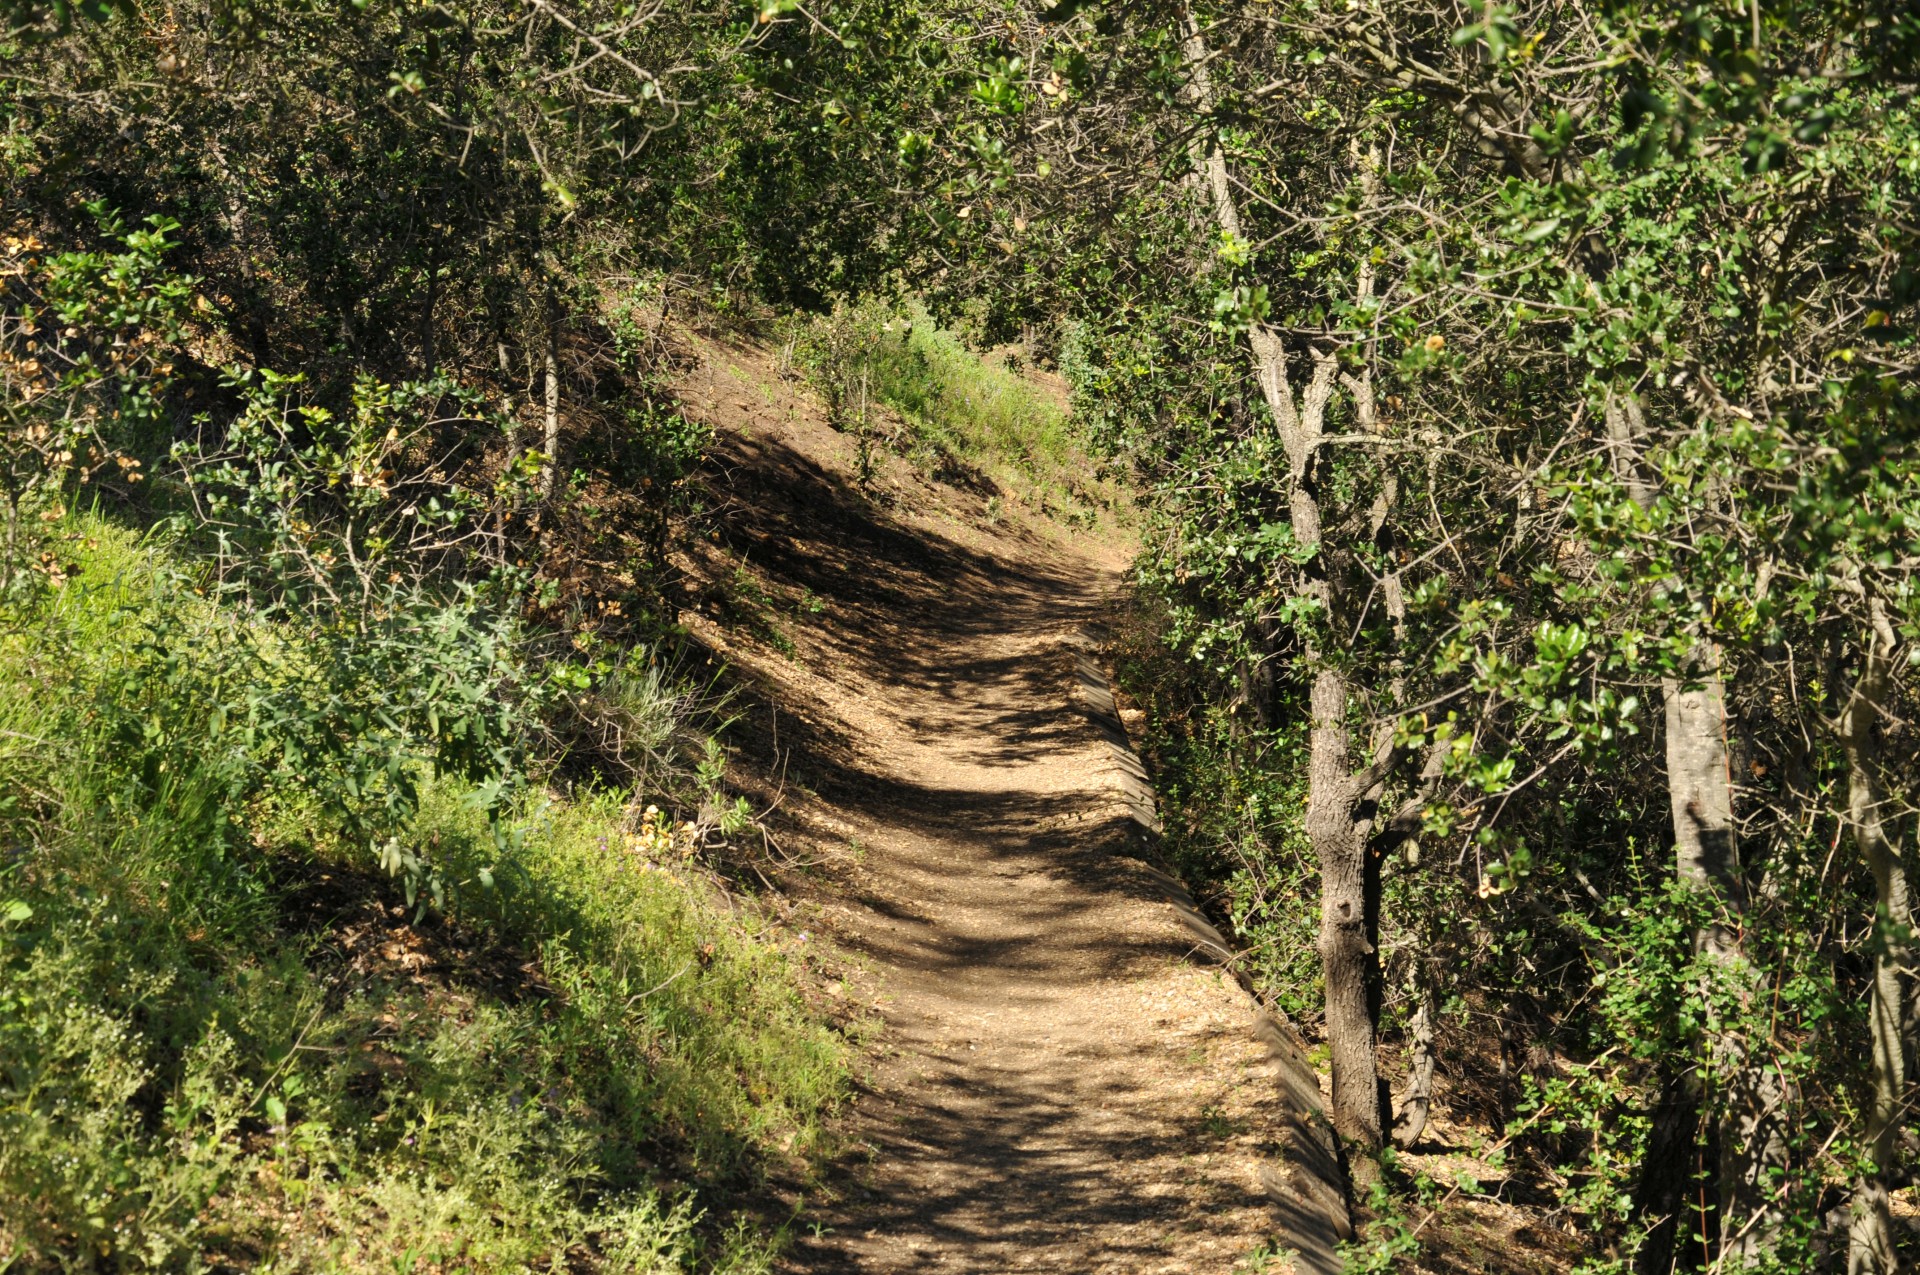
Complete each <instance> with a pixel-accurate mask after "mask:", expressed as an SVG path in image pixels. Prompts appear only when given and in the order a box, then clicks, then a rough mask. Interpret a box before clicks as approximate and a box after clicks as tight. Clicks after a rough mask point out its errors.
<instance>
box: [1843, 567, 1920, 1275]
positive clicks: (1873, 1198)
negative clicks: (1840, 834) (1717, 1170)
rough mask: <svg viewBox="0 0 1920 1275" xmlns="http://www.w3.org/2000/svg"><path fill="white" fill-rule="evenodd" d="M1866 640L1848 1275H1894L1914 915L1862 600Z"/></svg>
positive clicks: (1888, 651) (1857, 793) (1888, 673)
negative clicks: (1862, 927) (1867, 879)
mask: <svg viewBox="0 0 1920 1275" xmlns="http://www.w3.org/2000/svg"><path fill="white" fill-rule="evenodd" d="M1868 609H1869V615H1870V618H1871V632H1869V633H1868V635H1867V638H1866V641H1865V642H1864V644H1863V650H1862V652H1861V667H1860V675H1859V677H1858V679H1857V680H1856V681H1855V683H1854V687H1853V693H1852V695H1851V696H1849V697H1848V700H1847V706H1846V708H1845V709H1844V710H1843V711H1842V712H1841V714H1840V722H1839V726H1840V737H1841V743H1842V744H1843V745H1844V747H1845V749H1846V757H1847V822H1848V823H1849V824H1850V825H1851V826H1852V829H1853V839H1854V843H1855V844H1856V845H1857V846H1859V848H1860V853H1861V855H1862V856H1863V857H1864V858H1865V859H1866V861H1867V868H1868V870H1869V871H1871V872H1872V873H1873V888H1874V913H1875V915H1874V937H1875V939H1876V940H1877V942H1876V943H1875V948H1876V950H1875V952H1874V958H1873V994H1872V997H1871V1000H1870V1003H1869V1005H1868V1009H1867V1030H1868V1036H1869V1039H1870V1040H1871V1041H1872V1051H1873V1099H1872V1103H1871V1105H1870V1106H1869V1107H1868V1109H1867V1128H1866V1134H1867V1150H1868V1154H1869V1155H1870V1156H1871V1157H1872V1160H1873V1169H1872V1171H1870V1172H1868V1173H1866V1174H1864V1175H1862V1177H1861V1178H1860V1180H1859V1181H1858V1182H1857V1183H1855V1184H1854V1188H1853V1217H1852V1221H1851V1223H1850V1225H1849V1226H1848V1230H1847V1275H1894V1272H1895V1271H1896V1270H1897V1269H1898V1265H1897V1264H1898V1261H1899V1258H1898V1256H1897V1255H1896V1253H1895V1251H1894V1237H1893V1213H1892V1198H1891V1197H1892V1187H1893V1184H1892V1183H1890V1182H1889V1181H1888V1171H1889V1170H1890V1169H1891V1168H1892V1167H1893V1164H1894V1161H1895V1158H1896V1157H1897V1155H1898V1150H1899V1148H1898V1141H1899V1136H1900V1130H1901V1127H1902V1125H1903V1124H1904V1123H1905V1119H1906V1116H1907V1114H1908V1112H1907V1102H1908V1091H1907V1086H1908V1083H1909V1076H1908V1069H1907V1061H1908V1060H1907V1051H1908V1050H1909V1049H1911V1048H1912V1042H1911V1041H1909V1040H1907V1039H1905V1035H1906V1033H1905V1030H1904V1028H1905V1024H1906V1019H1907V1016H1908V1014H1909V1011H1910V1008H1911V1003H1912V997H1913V989H1912V986H1911V983H1912V977H1913V975H1912V969H1911V966H1912V960H1913V956H1914V953H1913V951H1912V950H1911V945H1910V940H1909V938H1908V936H1909V935H1911V933H1912V926H1913V905H1912V900H1911V896H1910V895H1909V893H1908V882H1907V872H1906V865H1905V863H1904V861H1903V859H1902V856H1901V853H1900V848H1899V846H1898V845H1896V844H1895V843H1894V840H1893V835H1892V829H1891V827H1890V826H1889V824H1888V822H1887V820H1886V819H1885V817H1884V814H1883V812H1884V811H1885V810H1886V802H1887V799H1886V794H1885V793H1884V792H1883V791H1882V788H1881V781H1880V740H1879V737H1878V736H1877V735H1876V733H1875V730H1874V727H1875V725H1876V724H1877V722H1878V720H1879V718H1880V717H1881V715H1882V714H1883V713H1884V711H1885V706H1886V699H1887V694H1888V692H1889V690H1890V688H1891V682H1892V675H1893V666H1894V658H1893V657H1894V647H1895V637H1894V631H1893V626H1892V624H1891V623H1890V622H1889V620H1888V618H1887V614H1886V608H1885V606H1884V604H1882V603H1881V601H1880V599H1879V598H1877V597H1871V598H1869V599H1868Z"/></svg>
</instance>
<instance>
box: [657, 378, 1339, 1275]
mask: <svg viewBox="0 0 1920 1275" xmlns="http://www.w3.org/2000/svg"><path fill="white" fill-rule="evenodd" d="M705 371H706V382H705V385H704V393H702V390H703V387H702V385H701V384H700V382H699V381H698V380H696V381H694V382H693V383H692V385H691V386H690V387H689V390H690V393H691V394H692V396H693V397H695V398H696V401H699V402H700V405H701V406H702V407H703V409H704V410H705V412H706V413H707V414H708V416H709V418H710V419H711V420H712V421H713V422H714V423H715V424H716V425H717V426H719V427H720V429H721V435H720V439H719V446H718V451H719V454H720V456H721V458H722V463H721V467H720V470H719V476H718V479H717V486H718V488H719V489H720V490H722V491H724V492H727V493H729V494H730V496H731V497H732V499H730V500H728V501H727V502H726V503H725V505H724V506H723V508H722V510H721V517H720V520H719V523H718V531H717V532H716V540H717V541H718V542H719V543H720V544H722V545H723V546H724V547H725V548H726V549H727V550H729V551H730V552H731V553H733V554H734V555H736V556H737V557H738V558H742V559H744V560H746V561H747V562H749V563H751V564H753V567H754V569H755V570H756V571H758V572H760V573H762V575H763V576H764V578H765V579H766V580H767V581H768V582H769V585H770V587H772V588H774V589H779V590H785V591H788V592H789V593H792V592H793V591H799V592H800V593H801V594H802V595H803V596H805V597H807V598H810V599H814V600H815V602H814V604H813V605H814V606H815V607H816V608H817V609H816V610H815V612H814V613H813V618H812V620H811V622H809V623H807V624H805V625H804V626H795V627H794V628H792V629H791V636H790V637H789V638H788V642H789V644H790V647H789V650H790V654H789V655H787V656H783V657H774V656H770V655H768V654H767V653H766V652H765V651H764V650H760V651H756V650H755V649H752V646H751V644H750V643H748V644H736V645H735V646H733V647H731V648H729V647H728V643H729V637H728V633H727V632H726V631H725V630H724V629H723V628H722V627H721V626H718V625H709V626H707V627H706V628H704V629H702V628H700V624H701V621H700V620H699V618H698V616H697V615H696V617H695V618H694V621H693V623H694V625H695V627H696V631H699V632H701V633H702V635H703V636H704V637H706V638H707V639H708V640H709V641H711V642H713V643H714V644H715V645H717V646H720V647H722V648H723V649H726V653H727V657H728V658H729V660H731V661H733V662H734V663H735V664H736V666H737V667H740V668H742V669H744V670H746V671H747V672H748V673H749V675H750V676H754V677H756V678H757V679H758V680H759V682H760V683H761V685H760V686H759V688H758V689H759V691H760V692H761V693H762V694H764V695H765V696H766V698H767V699H768V701H769V702H770V703H772V704H774V705H775V706H776V711H775V713H774V714H773V720H772V721H770V722H768V723H767V726H768V728H769V729H770V730H771V729H775V728H777V729H778V730H779V731H780V732H783V733H784V737H785V738H786V740H787V741H788V744H787V746H788V752H787V754H785V755H787V756H791V757H793V758H796V759H805V765H806V766H807V773H804V774H797V775H796V776H795V778H796V781H797V783H799V784H803V785H804V786H805V787H806V788H808V789H809V790H810V791H811V793H812V794H813V796H812V797H811V798H810V799H809V800H807V801H802V802H796V803H794V804H793V807H792V809H791V810H790V812H789V813H790V816H791V818H792V820H793V821H794V824H795V827H796V828H797V829H799V830H802V831H804V832H805V834H806V835H808V836H810V837H811V838H812V839H813V841H814V843H815V844H817V845H820V846H822V847H825V846H827V845H828V844H829V843H837V844H838V845H840V846H842V847H849V848H851V849H852V854H851V855H843V856H842V858H843V859H846V858H851V859H852V862H851V863H844V864H843V865H842V873H843V881H844V884H845V886H846V891H845V893H844V894H842V895H841V896H840V897H839V899H838V901H833V900H831V899H828V900H823V901H821V902H820V903H819V908H820V912H819V916H820V924H821V926H822V928H824V929H827V930H829V931H830V932H831V933H832V934H833V936H834V937H835V938H836V939H837V940H838V941H839V942H840V943H841V944H842V945H843V946H844V947H845V948H847V949H850V950H851V951H853V952H856V953H859V954H860V955H861V956H862V957H864V958H865V963H866V965H867V969H868V971H869V973H868V976H867V977H866V978H865V979H863V980H860V982H861V984H862V987H863V989H864V990H865V991H866V992H867V993H868V994H869V995H871V996H872V997H873V999H874V1001H875V1003H876V1004H877V1006H878V1010H879V1013H880V1015H881V1017H882V1019H883V1023H884V1030H883V1031H882V1033H881V1048H880V1050H879V1051H878V1053H877V1055H876V1057H875V1059H874V1061H873V1066H872V1071H871V1074H870V1075H868V1076H867V1077H866V1084H865V1092H864V1093H863V1095H862V1098H861V1100H860V1101H859V1102H858V1103H857V1104H856V1106H855V1109H854V1114H853V1115H852V1117H851V1121H850V1128H849V1129H848V1130H847V1136H848V1138H849V1141H850V1143H851V1144H852V1145H853V1146H854V1147H855V1149H856V1154H855V1155H854V1156H853V1157H851V1160H852V1163H851V1164H850V1165H849V1168H848V1172H847V1175H846V1176H847V1179H848V1180H847V1181H846V1182H845V1183H844V1185H843V1187H842V1189H841V1191H840V1192H839V1198H838V1199H837V1200H836V1201H834V1202H832V1203H830V1204H829V1205H828V1206H827V1207H826V1209H825V1210H824V1213H825V1223H826V1229H824V1230H822V1232H821V1233H820V1234H818V1235H815V1236H811V1237H808V1238H805V1239H803V1240H802V1241H801V1242H800V1243H799V1244H798V1245H797V1247H796V1250H795V1251H794V1253H793V1254H791V1255H790V1257H789V1259H788V1263H789V1269H792V1270H794V1271H805V1272H813V1273H820V1275H826V1273H830V1272H859V1273H862V1275H878V1273H882V1272H889V1273H890V1272H906V1271H968V1272H982V1273H986V1272H1002V1271H1020V1270H1056V1271H1074V1272H1088V1273H1094V1272H1115V1273H1118V1272H1128V1273H1130V1275H1131V1273H1134V1272H1200V1271H1206V1272H1224V1271H1229V1270H1234V1269H1259V1268H1261V1267H1260V1262H1261V1254H1262V1253H1263V1252H1266V1251H1271V1249H1272V1248H1273V1247H1275V1246H1276V1245H1275V1241H1274V1236H1275V1233H1276V1229H1281V1230H1285V1231H1286V1232H1287V1235H1286V1240H1287V1243H1288V1244H1290V1245H1291V1246H1292V1247H1293V1248H1295V1249H1314V1250H1317V1249H1324V1248H1325V1247H1326V1243H1323V1242H1322V1241H1321V1238H1320V1236H1319V1232H1317V1231H1315V1228H1314V1227H1313V1226H1312V1225H1308V1226H1306V1227H1304V1228H1303V1227H1302V1226H1301V1225H1299V1224H1298V1223H1297V1221H1296V1223H1294V1224H1292V1225H1290V1224H1289V1221H1288V1219H1287V1218H1285V1217H1276V1212H1275V1206H1276V1201H1278V1202H1279V1204H1280V1205H1281V1207H1282V1208H1283V1209H1284V1208H1287V1207H1297V1203H1298V1202H1297V1201H1296V1202H1295V1203H1294V1204H1292V1205H1290V1204H1289V1198H1290V1197H1289V1196H1288V1192H1287V1189H1286V1183H1287V1181H1288V1174H1287V1173H1286V1172H1285V1170H1286V1169H1287V1167H1288V1166H1290V1165H1291V1166H1293V1167H1296V1168H1297V1166H1298V1165H1299V1164H1300V1163H1301V1162H1302V1161H1303V1159H1304V1160H1311V1158H1312V1157H1313V1156H1314V1155H1315V1154H1316V1149H1317V1148H1316V1146H1315V1145H1305V1146H1303V1145H1299V1144H1300V1137H1299V1133H1300V1128H1301V1127H1303V1126H1301V1124H1300V1121H1299V1120H1298V1119H1297V1116H1298V1115H1299V1114H1300V1111H1296V1110H1295V1109H1296V1108H1299V1109H1301V1111H1304V1109H1305V1108H1307V1107H1310V1106H1311V1105H1313V1104H1316V1103H1317V1101H1318V1097H1319V1095H1318V1093H1317V1091H1316V1092H1313V1093H1311V1094H1308V1093H1305V1092H1301V1093H1299V1094H1298V1098H1299V1101H1298V1102H1297V1103H1289V1102H1288V1101H1285V1100H1284V1099H1285V1095H1286V1093H1287V1086H1286V1085H1285V1084H1283V1083H1282V1081H1283V1079H1285V1075H1284V1073H1286V1071H1287V1068H1286V1067H1284V1066H1282V1067H1281V1068H1280V1072H1281V1073H1283V1074H1281V1075H1277V1074H1276V1055H1275V1054H1274V1053H1273V1052H1272V1051H1271V1050H1270V1048H1269V1047H1267V1046H1265V1045H1262V1044H1261V1043H1259V1042H1258V1041H1257V1040H1256V1033H1255V1031H1252V1030H1250V1028H1253V1027H1258V1026H1259V1022H1258V1017H1259V1016H1258V1014H1257V1012H1256V1007H1255V1006H1254V1004H1253V1003H1252V1001H1251V999H1250V998H1249V997H1248V996H1247V994H1246V993H1245V991H1244V990H1243V989H1242V988H1241V987H1240V986H1238V985H1237V984H1236V983H1235V982H1234V981H1233V980H1232V979H1231V978H1230V977H1228V976H1226V975H1225V974H1224V973H1222V971H1221V970H1220V969H1219V968H1218V966H1217V965H1214V964H1212V963H1210V962H1209V961H1207V960H1206V959H1204V957H1205V952H1204V950H1203V949H1204V948H1205V947H1206V946H1207V945H1208V941H1209V936H1210V937H1211V939H1212V940H1214V941H1217V938H1218V936H1217V935H1213V934H1212V932H1211V931H1210V930H1209V929H1207V927H1206V926H1205V923H1204V921H1200V920H1199V918H1198V917H1197V915H1196V914H1195V913H1193V911H1192V908H1191V905H1190V904H1189V903H1187V902H1186V901H1185V899H1184V895H1183V894H1182V893H1181V892H1180V890H1179V887H1178V886H1177V884H1175V883H1173V882H1172V881H1170V880H1169V879H1168V878H1167V877H1166V876H1165V875H1164V874H1163V873H1161V872H1159V871H1158V870H1157V869H1156V868H1154V867H1153V866H1152V865H1151V864H1150V862H1149V861H1148V859H1149V858H1150V855H1149V854H1148V853H1147V852H1148V850H1149V842H1150V838H1151V835H1152V834H1151V824H1152V820H1153V816H1152V813H1151V809H1152V808H1151V796H1150V793H1149V792H1148V790H1147V789H1146V787H1145V783H1144V775H1143V774H1141V773H1140V772H1139V770H1138V761H1137V760H1136V759H1134V758H1133V756H1132V754H1131V752H1130V751H1129V750H1128V749H1127V748H1126V746H1125V743H1124V738H1123V737H1121V736H1120V735H1119V732H1118V730H1117V725H1118V723H1117V721H1116V720H1115V719H1114V718H1113V716H1112V702H1111V698H1110V696H1109V695H1107V692H1106V690H1105V686H1104V679H1103V677H1102V676H1101V674H1100V673H1099V671H1098V668H1097V665H1096V664H1095V662H1094V661H1092V660H1091V659H1089V654H1088V653H1089V647H1090V642H1089V638H1088V632H1089V629H1090V626H1093V625H1096V624H1097V623H1098V621H1099V619H1100V617H1101V615H1102V612H1103V610H1104V608H1105V605H1106V604H1107V602H1108V600H1109V598H1110V597H1111V596H1112V594H1113V593H1114V591H1115V590H1116V589H1117V588H1118V586H1119V583H1120V581H1119V566H1120V560H1119V558H1118V555H1117V554H1116V553H1115V552H1114V551H1113V550H1110V549H1103V548H1102V547H1101V546H1099V545H1097V544H1094V543H1090V542H1084V541H1083V542H1074V541H1068V540H1063V539H1060V538H1058V537H1053V536H1049V535H1048V534H1047V533H1046V532H1045V529H1044V528H1040V529H1035V528H1034V527H1023V526H1021V525H1018V524H1012V523H1006V522H999V521H990V520H989V518H988V517H987V510H986V506H985V505H984V504H983V502H982V500H981V499H980V493H979V492H977V491H975V492H968V491H965V490H960V489H955V488H952V487H945V486H936V485H933V484H929V483H926V482H924V481H923V480H921V479H919V478H918V477H917V476H915V475H914V474H913V473H912V472H911V471H909V470H906V469H905V468H904V467H903V466H897V467H896V468H895V470H894V471H890V472H889V473H888V474H886V475H883V483H887V484H891V486H890V487H883V489H882V491H881V493H880V494H881V496H882V497H883V499H886V498H889V497H890V501H888V503H891V505H892V508H891V509H886V508H884V507H883V506H882V505H879V504H875V503H872V502H870V501H868V500H867V499H866V498H865V497H863V496H861V495H859V494H856V493H854V492H852V491H850V490H849V489H848V484H847V483H846V480H845V474H846V473H847V472H848V469H849V460H850V457H849V456H848V455H847V452H848V450H849V448H848V445H847V440H845V439H844V438H843V437H842V436H840V435H838V434H835V433H834V432H833V431H831V430H828V429H826V428H825V426H824V425H823V424H822V423H821V422H820V421H819V420H818V418H817V416H815V415H814V414H813V413H812V411H811V410H810V409H809V408H808V407H807V406H806V405H805V404H804V402H801V401H799V400H785V399H783V398H782V397H781V396H779V395H777V394H769V393H766V392H765V390H764V387H765V386H766V385H767V384H768V382H769V379H770V376H771V369H770V368H769V367H768V366H767V364H766V360H765V358H764V356H763V355H762V354H760V353H759V352H756V351H753V350H751V349H741V348H735V349H731V350H716V351H715V352H714V353H713V354H712V355H711V356H710V359H709V366H708V367H707V368H706V369H705ZM781 707H784V710H785V711H784V715H782V714H781V713H780V712H779V711H778V709H779V708H781ZM796 764H800V763H799V762H796ZM1196 957H1200V958H1201V959H1196ZM1267 1034H1268V1036H1269V1037H1271V1036H1272V1030H1271V1027H1270V1025H1269V1026H1268V1028H1267ZM1282 1061H1283V1062H1284V1060H1282ZM1296 1061H1297V1060H1296ZM1293 1074H1294V1077H1295V1078H1294V1080H1293V1085H1294V1088H1295V1089H1300V1088H1301V1087H1302V1082H1301V1081H1300V1080H1299V1079H1298V1077H1299V1076H1300V1075H1302V1074H1309V1075H1310V1073H1306V1072H1305V1069H1304V1067H1300V1066H1296V1067H1295V1068H1294V1069H1293ZM1305 1083H1306V1084H1307V1085H1311V1083H1312V1082H1311V1081H1310V1080H1308V1081H1306V1082H1305ZM1309 1141H1310V1140H1309ZM1300 1176H1301V1175H1300V1174H1299V1173H1297V1172H1295V1173H1294V1174H1293V1175H1292V1177H1293V1179H1295V1180H1298V1179H1300ZM1312 1176H1313V1175H1312V1172H1309V1173H1308V1174H1307V1177H1309V1178H1311V1177H1312ZM1306 1185H1307V1187H1308V1188H1309V1190H1308V1191H1307V1192H1306V1193H1305V1194H1304V1195H1302V1196H1301V1198H1303V1199H1307V1200H1308V1201H1309V1203H1310V1204H1311V1203H1312V1199H1311V1189H1310V1188H1311V1187H1312V1183H1311V1182H1308V1183H1307V1184H1306ZM1296 1194H1298V1193H1296ZM1323 1202H1324V1201H1323ZM1306 1211H1307V1212H1312V1211H1313V1210H1312V1208H1308V1209H1307V1210H1306ZM1324 1230H1325V1228H1324V1227H1321V1228H1320V1231H1324ZM1296 1232H1297V1233H1296ZM1302 1234H1304V1235H1305V1236H1306V1240H1305V1242H1303V1241H1302V1238H1301V1236H1302ZM1324 1238H1325V1239H1326V1242H1327V1243H1330V1235H1328V1236H1326V1237H1324ZM1328 1256H1330V1254H1329V1255H1328ZM1320 1257H1321V1254H1320V1253H1319V1252H1312V1253H1310V1254H1302V1260H1300V1263H1299V1264H1300V1267H1301V1269H1310V1270H1311V1269H1326V1266H1325V1263H1324V1262H1323V1261H1321V1260H1308V1259H1309V1258H1311V1259H1319V1258H1320ZM1264 1269H1267V1270H1274V1271H1277V1270H1284V1269H1286V1266H1285V1265H1284V1264H1282V1263H1273V1264H1271V1265H1267V1266H1265V1267H1264Z"/></svg>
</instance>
